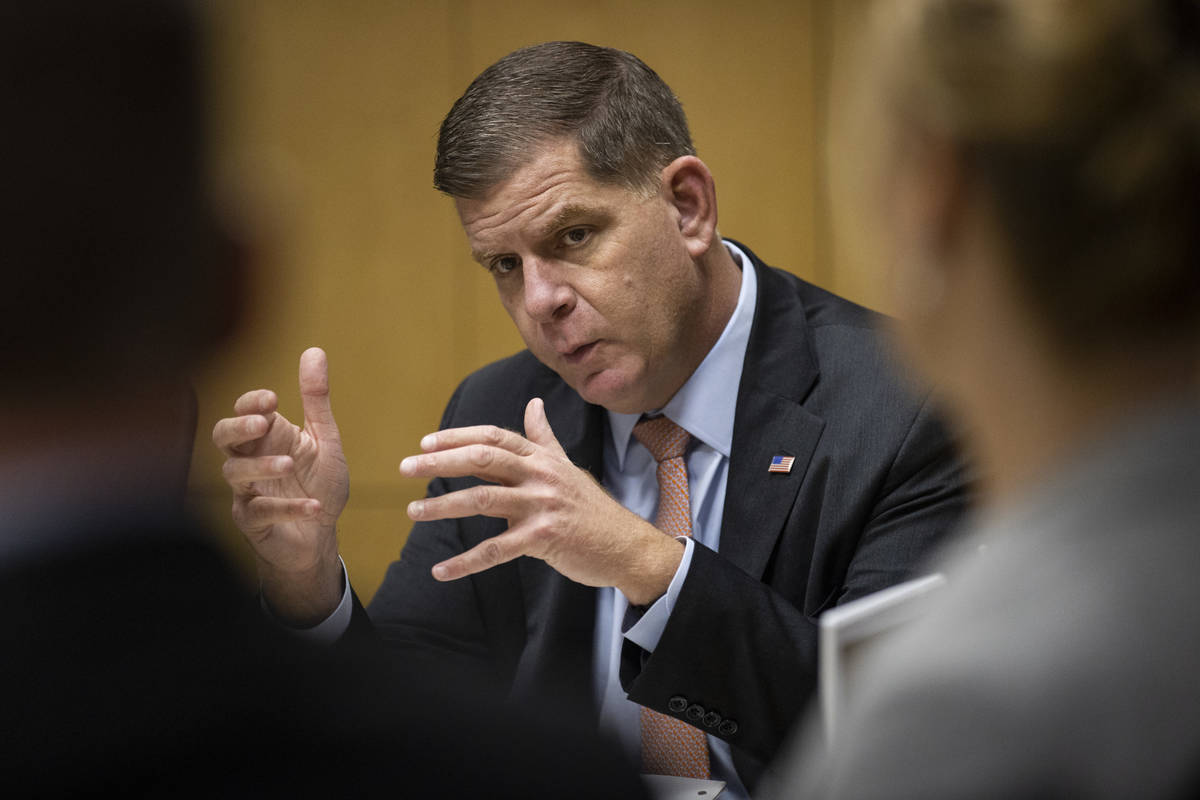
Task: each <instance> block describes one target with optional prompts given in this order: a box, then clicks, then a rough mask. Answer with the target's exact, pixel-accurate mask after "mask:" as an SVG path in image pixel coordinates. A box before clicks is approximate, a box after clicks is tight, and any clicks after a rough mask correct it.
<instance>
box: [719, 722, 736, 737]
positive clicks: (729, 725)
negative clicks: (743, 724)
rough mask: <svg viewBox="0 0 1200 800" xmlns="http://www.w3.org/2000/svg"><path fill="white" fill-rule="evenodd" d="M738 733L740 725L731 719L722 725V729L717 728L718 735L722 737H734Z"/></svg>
mask: <svg viewBox="0 0 1200 800" xmlns="http://www.w3.org/2000/svg"><path fill="white" fill-rule="evenodd" d="M737 732H738V724H737V723H736V722H734V721H733V720H731V719H727V720H725V721H724V722H722V723H721V727H719V728H717V733H719V734H721V735H722V736H733V735H734V734H735V733H737Z"/></svg>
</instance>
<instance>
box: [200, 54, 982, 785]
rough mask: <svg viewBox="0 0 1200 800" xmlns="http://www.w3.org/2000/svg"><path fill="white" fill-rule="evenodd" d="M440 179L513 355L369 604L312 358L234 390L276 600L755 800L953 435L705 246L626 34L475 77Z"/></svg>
mask: <svg viewBox="0 0 1200 800" xmlns="http://www.w3.org/2000/svg"><path fill="white" fill-rule="evenodd" d="M435 183H436V184H437V186H438V188H440V189H441V190H443V191H445V192H447V193H448V194H450V195H451V196H453V197H454V199H455V203H456V206H457V209H458V212H459V215H460V218H461V220H462V223H463V227H464V229H465V231H466V234H467V238H468V240H469V242H470V244H471V247H472V251H473V253H474V254H475V257H476V259H477V260H478V261H479V262H480V263H481V264H482V265H483V266H484V267H485V268H487V269H488V270H489V271H490V272H491V273H492V275H493V276H494V277H495V280H496V284H497V288H498V290H499V294H500V299H501V302H502V303H503V304H504V305H505V308H506V310H507V311H508V312H509V314H510V316H511V317H512V319H513V321H514V323H515V324H516V325H517V327H518V329H519V330H520V332H521V335H522V337H523V339H524V340H525V342H526V344H527V345H528V348H529V350H528V352H524V353H521V354H519V355H516V356H514V357H512V358H510V359H506V360H504V361H501V362H498V363H497V364H493V365H491V366H489V367H485V368H484V369H482V370H480V371H479V372H477V373H475V374H474V375H472V376H470V377H468V378H467V379H466V380H465V381H464V382H463V384H462V385H461V386H460V387H459V389H458V391H457V392H456V393H455V395H454V397H453V398H452V399H451V401H450V404H449V406H448V408H447V410H446V413H445V416H444V417H443V420H442V430H440V431H439V432H438V433H436V434H431V435H430V436H428V437H426V439H425V440H423V441H422V449H423V450H424V452H423V453H422V454H420V455H417V456H412V457H410V458H407V459H405V460H404V462H403V463H402V465H401V471H402V472H403V473H404V474H406V475H410V476H424V477H428V478H430V479H431V483H430V491H429V497H428V498H426V499H425V500H421V501H417V502H414V503H413V504H412V505H411V506H410V507H409V515H410V516H411V517H412V518H413V519H414V520H416V521H417V524H416V526H415V527H414V528H413V532H412V534H411V535H410V537H409V540H408V543H407V545H406V546H405V550H404V552H403V554H402V556H401V558H400V560H399V561H398V562H396V563H395V564H393V565H392V566H391V569H390V571H389V572H388V575H387V577H386V578H385V580H384V583H383V586H382V587H381V589H380V590H379V592H378V594H377V595H376V597H375V599H374V601H373V603H372V606H371V609H370V614H369V617H370V622H369V623H368V621H367V619H366V615H365V614H364V613H363V612H362V611H361V609H360V608H359V607H358V606H357V604H356V603H355V601H354V599H353V596H352V592H351V591H350V589H349V586H348V584H347V583H346V580H345V577H344V572H343V568H342V567H341V565H340V564H339V563H338V560H337V557H336V554H337V542H336V536H335V533H334V526H335V522H336V519H337V515H338V513H339V512H340V510H341V508H342V505H343V504H344V502H345V497H346V492H347V480H348V479H347V478H346V473H345V468H344V461H343V460H342V458H341V447H340V441H339V438H338V434H337V428H336V425H335V424H334V422H333V417H332V414H331V412H330V409H329V404H328V382H327V378H326V369H325V359H324V354H323V353H321V352H320V351H318V350H312V351H308V352H306V353H305V354H304V356H303V357H302V359H301V394H302V396H303V398H304V401H305V418H306V426H305V428H304V429H303V430H302V429H300V428H298V427H297V426H295V425H293V424H292V423H290V422H288V421H287V420H286V419H284V418H283V417H281V416H279V415H278V413H277V412H276V411H275V408H276V405H277V398H276V397H275V395H274V394H273V393H271V392H268V391H265V390H259V391H255V392H250V393H248V394H246V395H243V396H242V397H241V398H240V399H239V400H238V401H237V403H236V406H235V410H236V414H237V415H236V416H235V417H232V418H230V419H228V420H223V421H222V422H220V423H218V425H217V428H216V429H215V430H214V440H215V441H216V443H217V444H218V445H219V446H221V447H223V448H224V449H225V451H226V453H227V454H228V455H229V456H230V458H229V461H228V462H227V463H226V475H227V477H228V478H229V480H230V482H231V484H232V485H233V487H234V495H235V499H234V504H235V516H236V518H237V519H238V522H239V525H240V527H241V528H242V529H243V531H245V532H246V534H247V536H248V538H249V539H250V541H251V542H252V543H253V544H254V545H255V547H256V549H257V552H258V554H259V562H260V575H261V576H262V578H263V585H264V590H265V596H266V600H267V602H268V603H269V604H270V607H271V609H272V610H273V612H274V613H275V614H276V615H277V616H278V617H279V618H281V620H282V621H284V622H285V623H289V624H291V625H293V626H296V627H312V628H314V629H315V630H316V631H318V633H317V634H316V635H318V636H322V637H325V638H328V639H333V638H336V637H337V636H341V635H345V634H346V633H347V632H349V635H346V636H345V638H347V639H352V638H354V634H355V633H356V632H362V633H364V634H365V633H366V632H367V631H368V630H369V629H370V628H371V626H372V625H373V627H374V629H375V630H376V631H378V632H379V634H380V635H381V636H382V637H383V639H384V640H385V641H386V642H388V643H389V644H390V645H392V646H394V647H395V648H396V649H397V650H398V651H401V652H403V653H404V654H405V656H406V658H408V659H409V660H410V661H411V662H416V661H429V662H431V663H434V664H437V665H439V666H440V667H442V668H450V667H451V666H452V667H453V668H454V669H456V670H461V671H463V672H466V673H468V674H474V675H478V676H481V677H480V678H479V679H480V680H483V679H484V677H483V676H486V677H488V678H491V679H494V680H498V682H499V684H500V686H501V687H503V690H504V691H507V692H511V693H514V694H517V695H520V696H534V695H537V696H551V697H555V698H556V699H558V700H559V702H560V707H562V708H563V709H564V712H565V713H566V714H569V715H577V716H581V717H584V718H589V719H596V718H597V717H599V718H600V720H601V722H602V724H603V725H604V726H606V727H607V728H609V729H611V730H613V731H614V732H616V733H617V735H618V736H620V737H621V738H622V739H623V740H624V741H625V742H626V744H627V746H628V749H629V750H630V751H631V752H633V753H638V752H639V751H640V754H641V757H642V760H643V768H644V769H646V770H647V771H657V772H667V773H669V774H679V775H690V776H694V777H709V776H712V777H719V778H721V779H723V780H725V781H727V782H728V784H729V788H728V791H729V794H730V796H733V797H740V796H745V794H746V793H747V790H749V789H752V788H753V786H754V783H755V781H756V780H757V777H758V774H759V773H760V771H761V769H762V766H763V764H764V762H765V761H766V760H767V759H769V758H770V757H771V756H772V755H773V753H774V752H775V749H776V748H777V747H778V745H779V743H780V741H781V740H782V738H783V737H784V735H785V732H786V731H787V729H788V727H789V726H790V724H791V723H792V722H793V721H794V719H795V718H796V716H797V714H798V713H799V711H800V709H801V707H802V706H803V704H804V703H805V702H806V701H807V699H808V698H809V697H810V696H811V694H812V690H813V687H814V682H815V646H816V627H815V624H814V620H815V618H816V616H817V615H818V614H819V613H820V612H822V611H823V610H825V609H827V608H829V607H831V606H833V605H836V604H837V603H840V602H843V601H845V600H849V599H852V598H855V597H859V596H862V595H864V594H868V593H870V592H872V591H875V590H877V589H880V588H883V587H885V586H887V585H889V584H891V583H894V582H896V581H898V580H900V579H903V578H905V577H908V576H909V575H911V573H912V571H913V570H914V569H916V568H918V566H919V564H920V562H921V560H922V558H923V557H924V556H925V555H926V554H927V553H928V551H930V550H931V549H933V548H934V547H935V546H936V545H937V544H938V543H939V542H940V541H941V540H942V539H943V537H944V536H945V534H946V532H947V531H948V530H949V529H950V528H951V526H952V525H953V523H954V521H955V519H956V518H957V516H958V514H959V512H960V511H961V508H962V503H963V495H962V484H963V479H962V475H961V471H960V468H959V465H958V463H957V462H956V460H955V458H954V456H953V454H952V452H951V449H950V447H949V444H948V441H947V437H946V434H945V432H944V431H943V430H942V428H941V427H940V426H939V425H938V423H937V421H936V420H935V418H934V417H933V415H932V413H931V411H930V409H929V407H928V405H929V404H928V402H927V400H925V399H922V398H917V397H912V396H910V395H908V393H907V392H906V390H905V388H904V387H903V386H902V385H901V382H900V381H899V380H898V378H897V376H896V375H894V374H893V373H892V371H891V368H890V365H889V360H888V359H887V357H886V356H885V354H884V352H883V349H882V345H881V342H880V341H879V337H878V333H877V331H876V330H875V328H876V327H877V326H878V323H879V321H880V320H879V319H878V318H877V317H876V316H875V315H873V314H872V313H870V312H868V311H866V310H864V309H861V308H858V307H856V306H854V305H853V304H851V303H849V302H847V301H845V300H842V299H840V298H837V297H834V296H833V295H830V294H829V293H827V292H824V291H822V290H820V289H817V288H815V287H813V286H811V285H809V284H807V283H805V282H803V281H801V280H799V279H797V278H795V277H793V276H790V275H787V274H786V273H782V272H780V271H777V270H773V269H771V268H769V267H767V266H765V265H764V264H763V263H762V262H761V261H759V260H758V259H757V258H756V257H755V256H754V255H753V253H751V252H750V250H749V249H748V248H746V247H745V246H743V245H740V244H738V243H737V242H734V241H732V240H727V239H726V240H723V239H721V237H720V236H719V235H718V233H717V230H716V223H717V209H716V195H715V189H714V184H713V179H712V176H711V174H710V173H709V171H708V168H707V167H706V166H705V165H704V163H703V162H702V161H700V160H699V159H698V158H696V156H695V153H694V150H693V148H692V144H691V140H690V136H689V134H688V131H687V123H686V120H685V119H684V117H683V113H682V110H681V109H680V107H679V104H678V101H677V100H676V99H675V97H674V96H673V94H672V93H671V91H670V90H669V89H668V88H667V87H666V86H665V84H663V83H662V81H661V79H659V77H658V76H657V75H656V74H654V72H653V71H652V70H650V69H649V68H648V67H646V65H644V64H643V63H642V62H640V61H638V60H637V59H636V58H634V57H633V56H631V55H629V54H627V53H622V52H620V51H615V50H610V49H607V48H598V47H593V46H591V45H586V44H581V43H571V42H557V43H549V44H546V45H539V46H535V47H531V48H526V49H524V50H520V51H517V52H515V53H513V54H510V55H509V56H507V57H505V58H504V59H502V60H501V61H499V62H498V63H497V64H495V65H493V66H492V67H490V68H488V70H486V71H485V72H484V73H482V74H481V75H480V76H479V77H478V78H476V80H475V81H474V83H472V85H471V87H470V88H468V90H467V91H466V93H465V94H464V95H463V96H462V97H461V98H460V99H459V100H458V101H457V102H456V104H455V106H454V107H453V109H452V110H451V111H450V113H449V115H448V116H447V118H446V120H445V121H444V122H443V125H442V129H441V134H440V137H439V143H438V157H437V165H436V168H435ZM516 430H523V431H524V435H523V436H522V435H520V434H518V433H515V432H514V431H516ZM667 442H670V443H673V444H674V448H675V449H671V447H670V446H666V445H665V444H664V443H667ZM280 455H284V456H286V458H285V460H282V461H280V460H278V459H279V456H280ZM651 520H653V521H654V523H655V524H653V525H652V524H651V522H650V521H651ZM664 533H670V534H672V535H663V534H664ZM520 556H532V558H519V557H520Z"/></svg>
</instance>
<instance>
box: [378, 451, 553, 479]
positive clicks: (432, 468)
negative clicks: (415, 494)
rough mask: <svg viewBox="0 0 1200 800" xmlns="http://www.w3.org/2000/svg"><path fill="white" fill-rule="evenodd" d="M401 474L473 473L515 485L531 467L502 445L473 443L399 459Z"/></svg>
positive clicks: (444, 475)
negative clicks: (492, 445)
mask: <svg viewBox="0 0 1200 800" xmlns="http://www.w3.org/2000/svg"><path fill="white" fill-rule="evenodd" d="M400 474H401V475H403V476H405V477H406V478H465V477H467V476H474V477H476V478H483V479H484V480H486V481H493V482H495V483H503V484H505V485H506V486H512V485H514V484H517V483H520V482H521V481H523V480H526V479H527V478H528V477H529V475H530V469H529V464H528V463H527V461H526V460H525V458H524V457H523V456H518V455H515V454H514V453H510V452H509V451H507V450H504V449H501V448H499V447H490V446H488V445H485V444H472V445H467V446H466V447H456V448H454V449H453V450H441V451H438V452H435V453H422V454H419V455H415V456H408V457H407V458H405V459H404V460H403V461H401V462H400Z"/></svg>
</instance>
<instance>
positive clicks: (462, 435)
mask: <svg viewBox="0 0 1200 800" xmlns="http://www.w3.org/2000/svg"><path fill="white" fill-rule="evenodd" d="M470 444H485V445H489V446H491V447H500V448H503V449H505V450H507V451H509V452H510V453H516V454H517V455H519V456H527V455H530V454H532V453H533V450H534V447H533V443H532V442H530V441H529V440H528V439H526V438H525V437H524V436H522V435H521V434H519V433H517V432H516V431H509V430H505V429H504V428H498V427H496V426H495V425H474V426H472V427H469V428H447V429H446V430H444V431H437V432H436V433H431V434H429V435H428V436H425V437H424V438H423V439H421V449H422V450H424V451H425V452H427V453H430V452H433V451H435V450H450V449H451V448H454V447H465V446H467V445H470Z"/></svg>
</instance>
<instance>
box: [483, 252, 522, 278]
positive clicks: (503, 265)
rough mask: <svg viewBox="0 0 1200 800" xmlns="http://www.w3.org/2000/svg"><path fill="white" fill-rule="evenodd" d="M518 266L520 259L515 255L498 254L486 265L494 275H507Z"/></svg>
mask: <svg viewBox="0 0 1200 800" xmlns="http://www.w3.org/2000/svg"><path fill="white" fill-rule="evenodd" d="M519 266H521V261H520V259H518V258H517V257H516V256H500V258H497V259H495V260H493V261H492V263H491V264H490V265H488V269H490V270H491V271H492V272H493V273H494V274H496V275H507V274H508V273H510V272H512V271H513V270H514V269H516V268H517V267H519Z"/></svg>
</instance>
